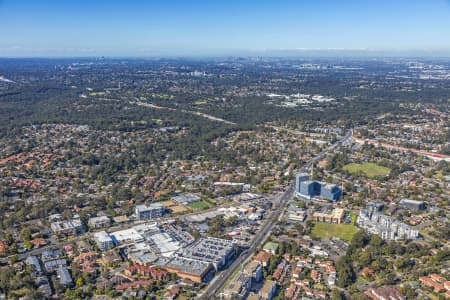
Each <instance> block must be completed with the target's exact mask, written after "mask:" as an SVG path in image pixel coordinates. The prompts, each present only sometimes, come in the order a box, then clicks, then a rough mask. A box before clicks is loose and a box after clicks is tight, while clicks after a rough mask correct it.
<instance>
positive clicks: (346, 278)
mask: <svg viewBox="0 0 450 300" xmlns="http://www.w3.org/2000/svg"><path fill="white" fill-rule="evenodd" d="M336 271H337V276H338V280H337V286H339V287H342V288H345V287H347V286H349V285H351V284H352V283H353V282H354V281H355V277H356V275H355V272H354V271H353V267H352V266H351V261H350V260H349V259H348V258H347V256H342V257H340V258H339V259H338V260H337V262H336Z"/></svg>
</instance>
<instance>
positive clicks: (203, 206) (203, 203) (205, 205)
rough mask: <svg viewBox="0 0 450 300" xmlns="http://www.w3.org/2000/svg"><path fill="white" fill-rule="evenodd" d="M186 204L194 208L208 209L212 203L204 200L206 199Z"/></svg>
mask: <svg viewBox="0 0 450 300" xmlns="http://www.w3.org/2000/svg"><path fill="white" fill-rule="evenodd" d="M188 206H189V207H190V208H193V209H195V210H201V209H208V208H210V207H212V204H210V203H209V202H206V201H197V202H192V203H189V205H188Z"/></svg>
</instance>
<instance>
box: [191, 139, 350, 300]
mask: <svg viewBox="0 0 450 300" xmlns="http://www.w3.org/2000/svg"><path fill="white" fill-rule="evenodd" d="M351 136H352V130H349V131H347V133H346V134H345V136H343V137H342V138H341V139H340V140H338V141H337V142H335V143H334V144H332V145H330V146H329V147H327V148H326V149H324V150H323V151H322V152H320V153H319V154H318V155H316V156H315V157H314V158H312V159H310V160H309V161H308V162H306V163H305V164H304V165H303V167H302V168H301V169H300V171H301V172H304V171H306V170H307V169H308V168H310V167H311V165H312V164H313V163H315V162H316V161H318V160H321V159H323V158H324V157H325V156H326V155H327V154H328V153H329V152H330V151H333V150H335V149H336V148H338V147H340V146H341V145H342V144H343V143H344V142H346V141H348V140H349V139H350V138H351ZM294 188H295V183H294V182H292V183H291V184H290V185H289V187H288V188H287V190H286V191H285V192H284V193H283V194H282V195H281V196H280V198H279V200H278V203H279V206H278V207H279V208H278V209H276V210H275V211H274V212H273V213H272V215H271V216H270V218H269V219H268V220H267V221H266V222H265V223H264V225H263V227H262V228H261V230H260V231H259V232H258V233H257V234H256V235H255V237H254V238H253V240H252V243H251V246H250V248H249V249H247V250H246V251H245V252H244V253H243V254H242V255H241V256H240V257H239V258H238V259H236V260H235V261H234V262H233V263H232V264H231V265H230V266H229V267H228V268H227V269H226V270H224V271H223V272H222V273H220V274H219V275H218V276H216V278H214V280H213V281H212V282H211V283H210V284H209V285H208V287H207V289H206V291H205V292H204V293H203V294H202V295H201V296H200V297H199V298H200V299H208V298H213V297H214V295H216V293H217V292H218V291H219V289H220V288H221V287H222V286H223V285H224V284H225V282H226V281H227V280H228V278H229V277H230V276H231V275H232V274H233V273H234V272H235V271H236V270H237V268H239V267H240V266H241V264H242V263H243V262H245V261H247V260H248V259H249V258H250V257H251V256H252V255H253V253H254V252H255V250H256V249H257V248H258V247H259V246H260V245H261V243H262V242H263V241H264V240H265V239H266V238H267V236H268V235H269V234H270V232H271V231H272V229H273V227H274V226H275V224H276V223H277V221H278V219H279V218H280V217H281V216H282V215H283V213H284V211H285V209H286V208H287V204H288V202H289V199H291V197H292V194H293V192H294Z"/></svg>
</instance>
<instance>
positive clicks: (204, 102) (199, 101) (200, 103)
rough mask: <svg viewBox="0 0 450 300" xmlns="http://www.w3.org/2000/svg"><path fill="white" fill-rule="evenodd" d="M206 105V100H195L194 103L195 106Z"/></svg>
mask: <svg viewBox="0 0 450 300" xmlns="http://www.w3.org/2000/svg"><path fill="white" fill-rule="evenodd" d="M206 103H208V101H206V100H197V101H195V102H194V104H195V105H205V104H206Z"/></svg>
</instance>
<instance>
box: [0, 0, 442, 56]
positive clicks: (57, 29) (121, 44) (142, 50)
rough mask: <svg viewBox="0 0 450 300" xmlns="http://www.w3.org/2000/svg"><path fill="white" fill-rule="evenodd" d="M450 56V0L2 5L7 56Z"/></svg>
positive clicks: (1, 39)
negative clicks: (297, 53) (381, 53)
mask: <svg viewBox="0 0 450 300" xmlns="http://www.w3.org/2000/svg"><path fill="white" fill-rule="evenodd" d="M330 49H332V50H333V51H337V52H339V51H348V50H350V51H362V52H376V51H387V52H414V51H415V52H426V53H440V54H448V56H450V0H277V1H275V0H163V1H156V0H122V1H120V0H0V56H3V57H20V56H28V57H38V56H165V55H166V56H172V55H187V56H189V55H232V54H235V53H248V54H252V53H254V54H261V53H277V52H278V53H282V52H283V51H292V50H295V51H319V52H320V51H331V50H330Z"/></svg>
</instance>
